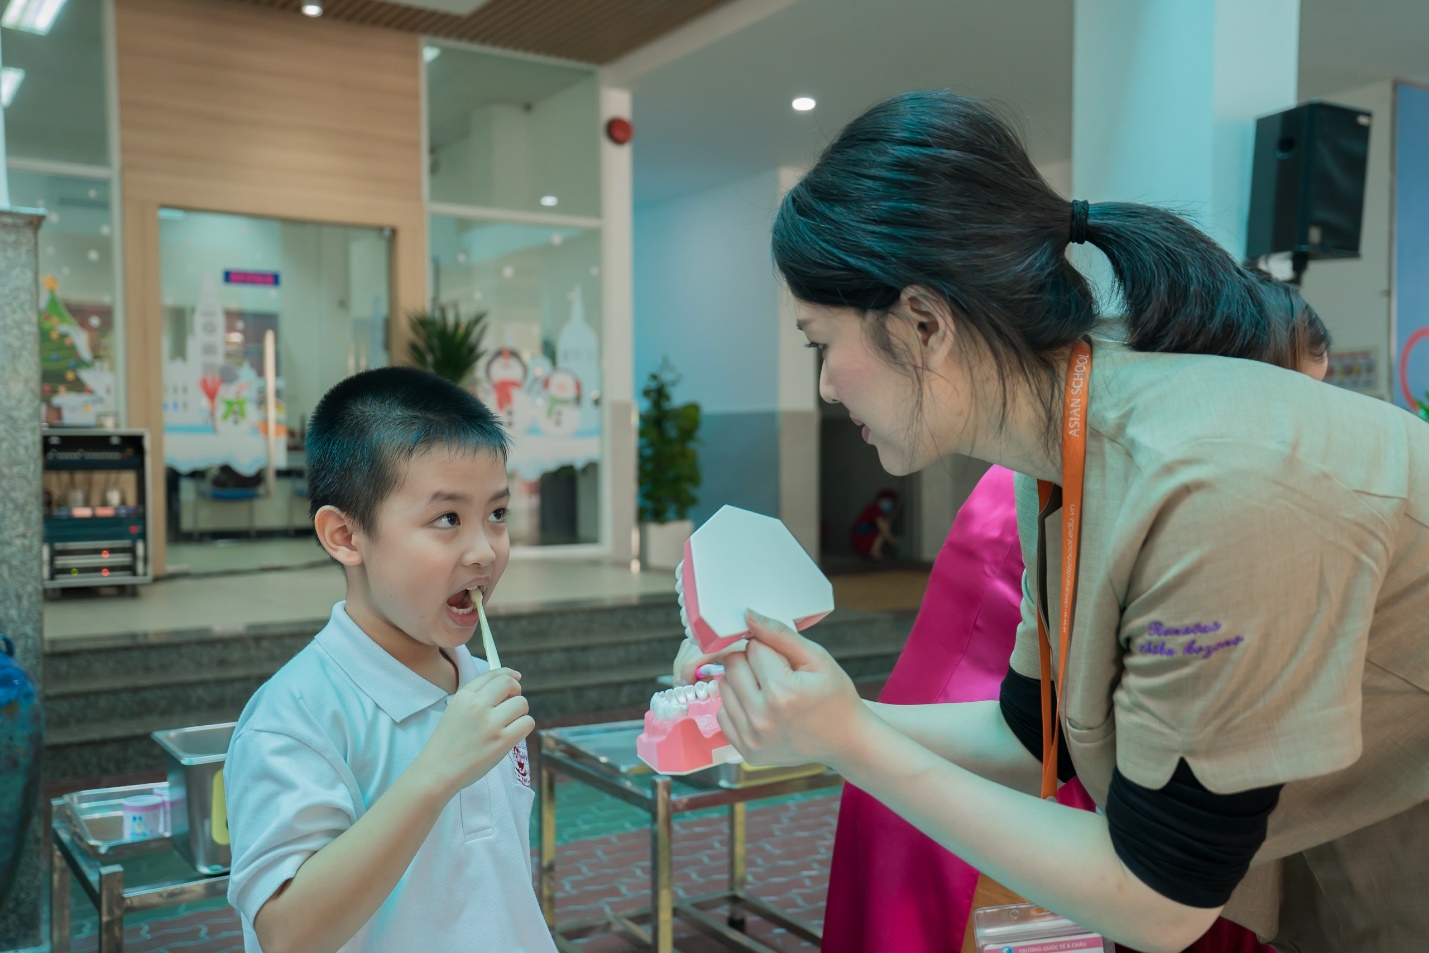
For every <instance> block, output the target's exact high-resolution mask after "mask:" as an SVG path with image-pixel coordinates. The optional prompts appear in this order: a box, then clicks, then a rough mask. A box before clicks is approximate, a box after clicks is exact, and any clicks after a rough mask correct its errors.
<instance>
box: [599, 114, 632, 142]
mask: <svg viewBox="0 0 1429 953" xmlns="http://www.w3.org/2000/svg"><path fill="white" fill-rule="evenodd" d="M605 134H606V136H607V137H608V138H609V139H610V141H611V142H613V143H615V144H616V145H617V146H623V145H625V144H626V143H627V142H629V141H630V140H631V139H634V138H635V127H634V126H633V125H631V123H630V120H629V119H622V118H620V117H619V116H616V117H615V118H614V119H612V120H610V121H609V122H607V123H606V124H605Z"/></svg>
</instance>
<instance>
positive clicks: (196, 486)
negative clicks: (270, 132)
mask: <svg viewBox="0 0 1429 953" xmlns="http://www.w3.org/2000/svg"><path fill="white" fill-rule="evenodd" d="M389 241H390V235H389V233H388V232H387V231H386V230H384V229H372V228H353V227H347V226H339V225H320V224H313V223H309V222H288V221H280V220H277V219H264V218H252V217H247V216H241V215H221V214H213V213H207V212H192V211H186V210H182V209H167V208H166V209H161V210H160V211H159V242H160V254H161V259H160V260H161V281H162V300H163V308H164V334H163V340H162V345H161V346H162V347H163V375H164V381H163V394H164V404H163V415H164V466H165V470H166V475H167V507H168V526H169V540H170V543H169V557H168V563H169V572H170V574H180V573H192V574H205V573H216V572H225V573H226V572H234V571H241V570H245V569H263V568H276V567H289V566H298V565H307V564H312V563H321V562H323V561H325V560H326V556H325V555H324V554H323V552H322V551H321V550H320V549H318V548H317V547H316V545H315V544H314V541H313V539H312V526H311V523H310V521H309V519H308V497H307V483H306V479H305V476H304V467H303V436H304V432H305V431H306V424H307V420H308V416H309V415H310V414H311V413H312V410H313V408H314V406H315V405H316V404H317V402H318V400H319V399H320V398H321V397H322V395H323V394H324V393H325V392H326V391H327V389H328V388H329V387H331V386H332V385H333V384H335V383H337V382H338V381H340V380H341V379H342V378H344V377H347V376H348V375H350V374H354V373H356V372H358V371H361V370H365V369H367V368H369V367H380V366H383V365H385V364H387V363H388V354H387V350H386V347H387V323H388V315H389V304H390V302H389V272H390V257H389Z"/></svg>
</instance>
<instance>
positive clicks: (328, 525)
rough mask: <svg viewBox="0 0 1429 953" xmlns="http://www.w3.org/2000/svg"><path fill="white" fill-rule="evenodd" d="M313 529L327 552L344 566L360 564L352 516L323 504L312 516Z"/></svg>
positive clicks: (360, 551) (360, 556)
mask: <svg viewBox="0 0 1429 953" xmlns="http://www.w3.org/2000/svg"><path fill="white" fill-rule="evenodd" d="M313 531H314V532H315V533H317V537H318V542H320V543H322V546H323V549H325V550H327V554H328V555H329V556H331V557H332V558H333V559H336V560H337V561H338V562H340V563H342V564H343V565H344V566H360V565H362V550H361V549H359V548H358V545H357V538H356V537H357V532H358V531H357V526H356V525H355V524H354V523H353V521H352V518H351V517H350V516H348V515H347V514H346V513H344V512H343V511H342V510H340V509H338V508H337V507H335V506H324V507H323V508H322V509H320V510H318V512H317V515H315V516H314V517H313Z"/></svg>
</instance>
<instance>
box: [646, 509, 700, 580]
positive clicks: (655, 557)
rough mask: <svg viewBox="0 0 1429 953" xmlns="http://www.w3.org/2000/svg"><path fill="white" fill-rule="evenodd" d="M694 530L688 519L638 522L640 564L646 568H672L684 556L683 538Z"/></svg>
mask: <svg viewBox="0 0 1429 953" xmlns="http://www.w3.org/2000/svg"><path fill="white" fill-rule="evenodd" d="M694 531H695V524H694V523H692V522H690V521H689V520H673V521H672V522H669V523H641V524H640V564H641V566H643V567H645V568H646V569H674V568H675V567H676V566H678V565H679V564H680V560H682V559H684V558H685V540H687V539H689V538H690V534H691V533H693V532H694Z"/></svg>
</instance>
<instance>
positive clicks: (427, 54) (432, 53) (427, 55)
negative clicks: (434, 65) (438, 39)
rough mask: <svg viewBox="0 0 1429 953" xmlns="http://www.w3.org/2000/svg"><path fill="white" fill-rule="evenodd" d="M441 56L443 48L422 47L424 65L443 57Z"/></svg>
mask: <svg viewBox="0 0 1429 953" xmlns="http://www.w3.org/2000/svg"><path fill="white" fill-rule="evenodd" d="M441 55H442V48H441V47H440V46H424V47H422V62H424V63H430V62H431V61H432V60H434V59H436V58H437V57H438V56H441Z"/></svg>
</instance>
